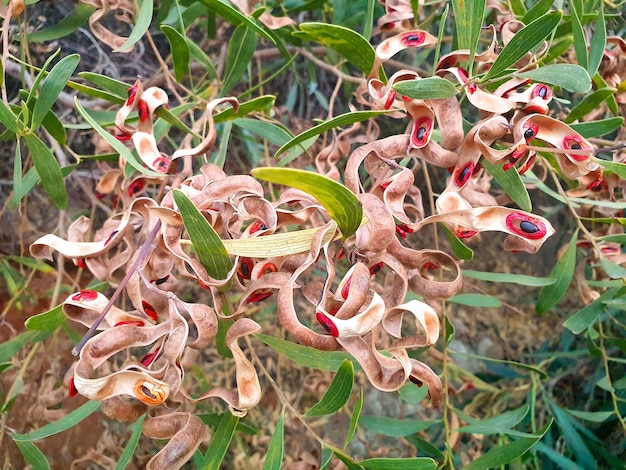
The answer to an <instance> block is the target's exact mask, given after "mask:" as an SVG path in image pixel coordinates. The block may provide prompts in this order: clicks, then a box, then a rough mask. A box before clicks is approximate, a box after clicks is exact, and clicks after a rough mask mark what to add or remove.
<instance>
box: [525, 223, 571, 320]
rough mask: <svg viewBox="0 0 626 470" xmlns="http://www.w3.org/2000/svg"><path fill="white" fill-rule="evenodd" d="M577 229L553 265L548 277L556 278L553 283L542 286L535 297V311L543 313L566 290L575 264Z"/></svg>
mask: <svg viewBox="0 0 626 470" xmlns="http://www.w3.org/2000/svg"><path fill="white" fill-rule="evenodd" d="M577 237H578V231H576V232H574V235H573V236H572V238H571V240H570V242H569V245H568V247H567V250H566V251H565V253H564V254H563V256H561V258H559V260H558V261H557V262H556V264H555V265H554V268H553V269H552V272H551V273H550V277H553V278H555V279H556V282H555V283H554V284H551V285H549V286H546V287H544V288H543V289H542V290H541V293H540V294H539V298H538V299H537V306H536V307H535V310H536V311H537V313H545V312H547V311H548V310H550V309H551V308H552V307H554V306H555V305H556V304H557V303H559V301H560V300H561V298H562V297H563V296H564V295H565V293H566V292H567V288H568V287H569V285H570V282H572V278H573V277H574V267H575V266H576V239H577Z"/></svg>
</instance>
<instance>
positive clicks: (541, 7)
mask: <svg viewBox="0 0 626 470" xmlns="http://www.w3.org/2000/svg"><path fill="white" fill-rule="evenodd" d="M553 4H554V0H539V1H538V2H537V3H535V4H534V5H533V7H532V8H531V9H530V10H528V12H526V14H525V15H524V16H523V18H522V20H521V21H522V23H524V24H529V23H531V22H533V21H535V20H536V19H537V18H539V17H540V16H543V15H545V14H546V13H548V12H549V11H550V8H552V5H553Z"/></svg>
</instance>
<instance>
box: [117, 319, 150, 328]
mask: <svg viewBox="0 0 626 470" xmlns="http://www.w3.org/2000/svg"><path fill="white" fill-rule="evenodd" d="M122 325H135V326H144V325H145V323H144V322H142V321H141V320H134V321H131V320H126V321H118V322H117V323H116V324H115V325H113V327H116V326H122Z"/></svg>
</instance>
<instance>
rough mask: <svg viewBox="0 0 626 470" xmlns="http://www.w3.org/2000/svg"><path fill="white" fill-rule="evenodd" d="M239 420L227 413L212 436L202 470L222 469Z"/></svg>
mask: <svg viewBox="0 0 626 470" xmlns="http://www.w3.org/2000/svg"><path fill="white" fill-rule="evenodd" d="M238 422H239V418H238V417H237V416H233V415H232V414H230V413H225V414H224V416H223V417H222V419H221V421H220V424H219V425H218V426H217V429H216V430H215V433H213V435H212V436H211V443H210V444H209V448H208V449H207V451H206V454H205V455H204V462H203V463H202V470H219V469H220V468H221V465H222V462H223V461H224V457H225V456H226V451H227V450H228V447H229V446H230V442H231V441H232V440H233V436H234V435H235V429H236V428H237V423H238Z"/></svg>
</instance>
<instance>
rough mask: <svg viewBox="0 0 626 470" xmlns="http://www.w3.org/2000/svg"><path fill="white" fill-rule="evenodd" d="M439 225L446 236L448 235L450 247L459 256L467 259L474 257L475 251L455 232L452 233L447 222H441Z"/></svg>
mask: <svg viewBox="0 0 626 470" xmlns="http://www.w3.org/2000/svg"><path fill="white" fill-rule="evenodd" d="M439 226H440V227H441V228H442V229H443V231H444V232H445V234H446V237H448V242H449V243H450V247H451V248H452V251H453V252H454V254H455V255H456V256H457V258H459V259H464V260H466V261H467V260H471V259H473V258H474V251H473V250H472V249H471V248H470V247H468V246H467V245H465V243H463V242H462V241H461V239H460V238H458V237H457V236H456V235H455V234H454V233H452V230H450V229H449V228H448V227H447V226H446V225H445V224H439Z"/></svg>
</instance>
